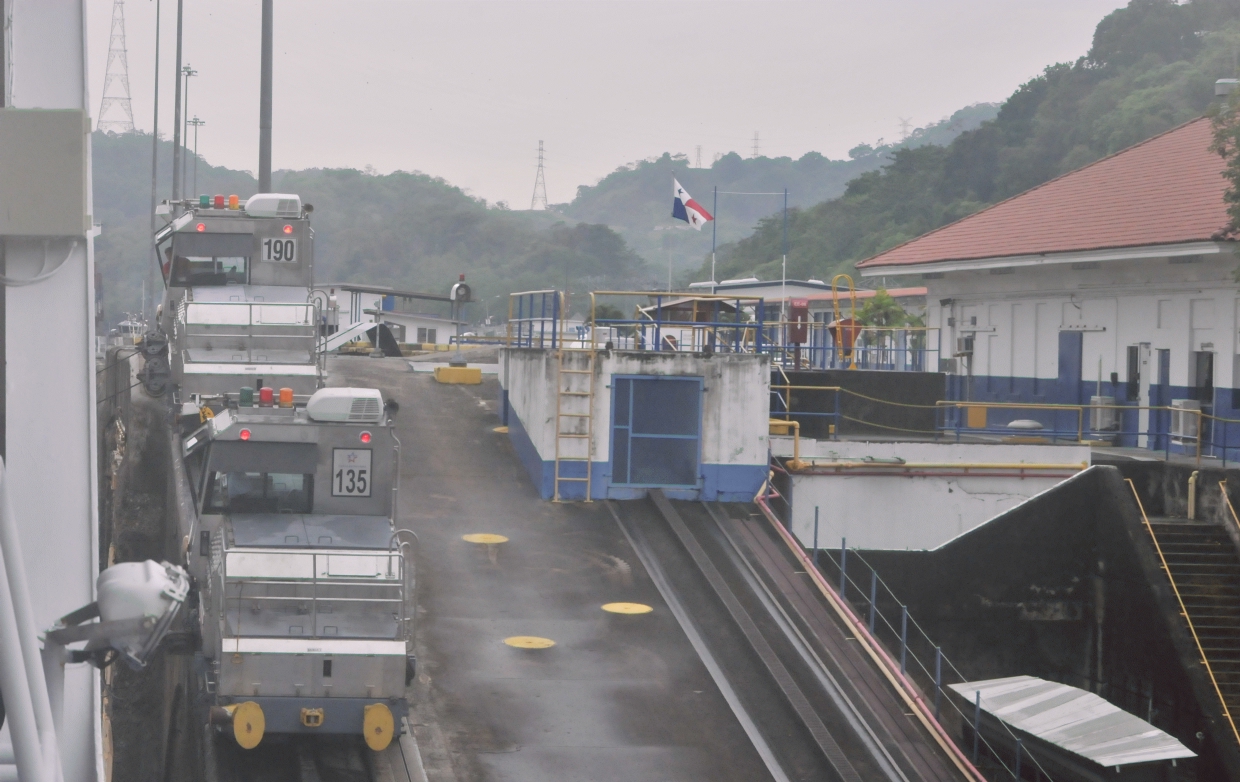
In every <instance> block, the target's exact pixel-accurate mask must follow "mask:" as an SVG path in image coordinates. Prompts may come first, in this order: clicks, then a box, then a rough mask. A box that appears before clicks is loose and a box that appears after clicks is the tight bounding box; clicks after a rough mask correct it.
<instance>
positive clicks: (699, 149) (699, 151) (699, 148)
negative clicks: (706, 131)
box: [694, 144, 702, 168]
mask: <svg viewBox="0 0 1240 782" xmlns="http://www.w3.org/2000/svg"><path fill="white" fill-rule="evenodd" d="M694 167H695V168H701V167H702V145H701V144H698V145H697V165H696V166H694Z"/></svg>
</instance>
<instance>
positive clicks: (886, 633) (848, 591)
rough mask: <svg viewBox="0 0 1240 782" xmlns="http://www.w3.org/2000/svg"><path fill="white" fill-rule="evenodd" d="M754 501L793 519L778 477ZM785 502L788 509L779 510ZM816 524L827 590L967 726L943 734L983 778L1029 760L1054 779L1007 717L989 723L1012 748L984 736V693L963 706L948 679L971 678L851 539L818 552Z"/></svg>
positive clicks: (932, 703)
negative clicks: (853, 546)
mask: <svg viewBox="0 0 1240 782" xmlns="http://www.w3.org/2000/svg"><path fill="white" fill-rule="evenodd" d="M771 468H772V471H773V472H775V473H778V472H782V470H783V468H782V467H781V466H780V465H778V464H775V463H772V466H771ZM756 501H757V504H758V506H759V507H760V508H762V509H763V511H764V512H765V513H766V515H767V518H768V519H770V520H771V521H772V523H775V524H777V525H780V526H785V523H784V522H783V519H784V518H787V514H788V511H789V510H790V507H791V506H790V504H789V503H788V500H787V499H786V498H785V497H784V495H783V494H782V493H781V492H780V491H779V490H778V489H777V488H776V487H775V486H774V485H773V482H772V481H768V482H767V483H766V485H764V486H763V488H762V491H761V492H760V493H759V495H758V497H757V499H756ZM781 507H782V509H783V510H784V512H783V513H781V512H780V508H781ZM816 516H817V513H815V517H816ZM817 528H818V525H817V522H815V525H814V541H813V546H812V547H811V548H810V550H809V552H808V555H807V559H808V560H809V562H808V564H809V565H810V567H812V568H813V569H814V570H815V571H817V575H820V576H822V577H823V579H824V581H825V585H826V589H829V590H831V591H832V592H833V596H834V597H835V598H837V599H838V600H839V602H840V603H841V604H842V605H843V607H844V610H846V611H847V612H848V613H849V615H850V619H851V622H849V624H850V625H851V626H852V629H853V630H854V631H855V632H856V634H857V635H865V640H866V641H867V642H872V643H877V644H879V645H880V646H881V647H882V648H883V649H884V651H885V652H886V655H887V659H888V661H889V662H890V663H891V664H892V667H897V666H898V680H899V682H900V683H901V684H902V685H903V686H904V687H906V688H908V689H909V690H911V691H914V692H917V693H919V695H920V700H921V704H922V705H923V706H924V707H925V708H926V709H927V710H929V711H931V713H932V714H933V716H934V720H935V722H936V723H939V724H942V723H943V722H945V721H946V719H945V718H946V717H951V718H952V719H953V721H955V722H958V723H959V725H960V726H961V728H962V730H961V732H960V735H959V736H955V735H949V734H946V731H944V735H946V736H948V738H949V739H950V740H951V741H952V742H953V743H954V745H955V747H956V749H957V750H958V751H959V752H960V753H961V754H962V755H964V756H965V757H967V758H968V759H969V761H970V762H971V763H972V765H973V766H974V767H975V768H976V769H977V771H978V772H980V773H981V774H982V775H983V776H984V777H985V778H987V779H990V780H995V782H999V781H1000V780H1019V779H1021V778H1022V775H1021V769H1022V764H1023V765H1025V766H1026V768H1028V767H1029V766H1030V765H1031V766H1032V767H1033V768H1034V769H1036V773H1037V774H1040V778H1041V779H1044V780H1048V782H1050V781H1051V780H1052V779H1053V778H1052V777H1051V775H1050V774H1048V773H1047V772H1046V769H1045V768H1044V767H1043V766H1042V764H1041V762H1040V761H1039V760H1038V759H1037V757H1036V756H1035V755H1034V754H1033V753H1031V752H1030V751H1029V749H1028V747H1026V746H1025V745H1024V741H1023V739H1022V738H1021V737H1020V736H1017V735H1016V734H1015V733H1014V732H1012V730H1011V728H1010V727H1009V726H1008V725H1007V723H1006V722H1003V721H1002V720H993V719H992V720H990V721H989V722H988V725H991V726H993V725H994V724H997V725H998V726H999V729H1001V730H1002V731H1004V732H1005V733H1006V737H1007V738H1008V739H1009V740H1010V742H1011V746H1012V747H1014V748H1015V749H1014V751H1010V752H1009V751H1007V750H1006V749H1001V748H999V747H997V746H996V745H995V743H993V742H992V741H991V740H990V739H988V738H987V737H986V736H985V735H983V731H982V730H980V729H979V726H980V725H981V724H982V714H981V712H982V708H981V695H980V692H979V693H977V694H975V696H974V700H973V702H972V703H971V704H963V705H962V704H961V703H959V702H957V699H956V698H953V697H951V694H950V691H948V690H947V689H946V688H947V687H948V685H950V684H954V683H961V682H967V681H969V679H968V677H966V676H965V675H964V674H963V673H961V671H960V669H959V668H958V667H956V665H955V664H954V663H953V662H952V661H951V660H950V659H948V657H947V655H945V654H944V653H943V648H942V646H941V645H939V644H937V643H935V641H934V640H933V639H932V638H931V637H930V635H929V634H928V633H927V632H926V630H925V628H923V627H922V626H921V625H920V624H918V622H917V620H916V619H915V618H914V617H913V615H912V614H911V613H910V612H909V610H908V606H907V605H906V604H905V603H904V602H903V601H901V600H900V599H899V598H898V597H897V596H896V594H895V592H894V591H892V589H891V587H890V586H888V584H887V583H886V582H885V581H883V579H882V577H881V576H879V575H878V571H877V569H875V568H874V567H873V566H871V565H870V563H869V562H868V561H866V559H865V558H864V556H863V555H862V554H861V552H859V551H858V550H857V549H850V548H848V544H847V541H846V540H843V541H841V542H840V547H839V549H837V550H835V551H832V552H828V551H824V550H821V549H819V548H818V540H817V538H818V533H817ZM786 534H787V535H791V533H786ZM939 729H940V730H942V728H939ZM992 730H993V727H992Z"/></svg>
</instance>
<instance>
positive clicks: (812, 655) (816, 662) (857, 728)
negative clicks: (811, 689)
mask: <svg viewBox="0 0 1240 782" xmlns="http://www.w3.org/2000/svg"><path fill="white" fill-rule="evenodd" d="M702 506H703V507H704V508H705V509H706V513H707V515H709V516H710V518H711V521H713V522H714V523H715V527H716V529H717V530H718V531H719V533H720V535H722V536H723V539H724V540H725V541H727V543H728V547H727V548H726V549H725V553H726V554H727V556H728V558H729V559H730V560H731V561H732V564H733V566H734V567H735V568H736V570H737V572H739V573H740V574H741V577H742V578H743V579H744V581H745V583H746V585H747V586H748V587H749V589H750V591H752V592H753V593H754V595H756V596H757V597H758V600H759V601H760V602H761V603H762V604H763V607H765V608H766V610H767V612H768V613H769V614H770V615H771V617H772V618H773V619H774V620H775V623H776V624H777V625H779V628H780V630H781V631H782V632H783V633H784V635H785V636H786V637H787V638H788V640H789V641H790V642H791V644H792V646H793V648H794V649H795V650H796V652H797V656H799V657H800V658H801V660H802V662H804V663H805V665H806V667H807V668H809V669H810V671H811V673H813V675H814V678H815V679H817V680H818V683H819V686H821V687H822V689H823V691H824V692H826V693H827V696H828V697H829V698H830V699H831V702H832V703H833V704H834V705H835V708H836V709H837V710H838V711H839V712H840V714H842V715H843V716H844V719H845V720H846V721H847V722H848V724H849V727H851V728H852V729H853V731H854V732H855V733H856V734H857V736H858V737H859V738H860V739H861V742H862V743H863V744H865V745H866V749H867V750H868V751H869V752H870V755H871V756H872V757H873V758H874V759H875V761H876V762H877V763H878V764H879V765H880V766H881V767H882V768H883V771H884V772H885V773H886V774H887V777H888V778H889V779H892V780H896V779H899V780H903V782H908V777H907V776H905V774H904V772H903V771H901V770H900V767H899V765H898V764H897V763H896V761H895V758H893V757H892V756H891V753H889V752H888V751H887V748H886V747H885V746H884V745H883V743H882V741H881V740H880V739H879V738H878V736H877V735H875V733H874V729H873V728H872V727H871V726H870V723H869V721H867V720H866V718H865V717H863V716H862V715H861V712H860V711H859V710H858V709H857V707H856V705H855V704H854V703H853V702H852V699H851V698H849V697H848V695H847V694H846V693H845V692H844V690H843V688H842V687H841V686H840V683H839V681H838V680H837V679H836V678H835V676H834V675H833V674H832V673H831V671H830V670H829V669H828V668H827V666H826V665H825V664H824V663H823V661H822V658H821V657H819V656H818V653H817V652H816V651H814V648H813V647H812V646H811V645H810V643H809V641H808V640H807V639H806V638H805V635H804V634H803V633H802V632H801V630H800V628H799V627H797V625H796V623H795V622H794V621H793V620H792V617H791V616H789V615H788V612H787V611H785V610H784V607H783V605H781V604H780V602H779V600H778V599H777V598H776V597H775V595H774V594H773V593H772V592H771V589H770V588H769V587H768V586H767V585H766V583H765V582H764V581H763V580H762V578H761V577H760V576H759V575H758V572H757V570H756V568H755V566H754V564H753V563H752V562H750V560H749V558H748V557H746V556H745V555H744V553H742V547H743V545H744V544H742V543H741V541H739V540H738V539H737V537H736V533H735V532H734V531H733V530H730V529H728V524H727V522H725V521H724V520H723V519H721V518H720V514H719V513H718V512H717V511H716V509H715V508H712V507H711V505H710V504H709V503H706V502H703V503H702ZM791 608H792V611H794V612H795V613H797V616H798V617H799V618H800V619H801V622H802V624H804V625H806V626H809V622H808V621H807V620H806V619H805V617H804V616H801V615H800V612H799V611H797V609H796V608H795V607H791ZM824 652H826V654H827V655H828V657H831V651H830V649H828V648H824ZM833 661H834V659H833ZM837 665H838V663H837Z"/></svg>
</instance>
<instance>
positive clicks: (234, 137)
mask: <svg viewBox="0 0 1240 782" xmlns="http://www.w3.org/2000/svg"><path fill="white" fill-rule="evenodd" d="M156 2H161V3H162V25H161V26H162V29H163V36H162V39H161V78H160V94H161V100H160V120H159V121H160V132H161V134H166V135H167V136H169V137H170V136H171V130H172V127H171V125H172V110H173V100H172V95H173V88H174V82H173V73H174V67H175V66H174V62H175V60H174V57H175V31H176V27H175V23H176V0H129V1H128V2H127V3H126V4H125V6H124V8H125V17H126V18H125V22H126V31H127V33H128V49H129V84H130V89H131V90H132V97H133V110H134V120H135V123H136V124H137V126H138V128H140V129H144V130H147V131H149V130H150V128H151V120H152V95H153V90H152V82H153V71H154V49H155V46H154V41H155V6H156ZM184 4H185V34H184V60H185V62H187V63H189V64H191V65H192V66H193V67H194V68H195V69H196V70H197V71H198V75H197V76H196V77H194V78H193V79H191V80H190V88H189V90H190V95H189V99H190V114H191V115H195V114H196V115H197V116H199V117H201V118H202V119H203V120H205V121H206V123H207V124H206V125H204V126H203V127H202V129H201V130H200V132H199V151H200V152H201V154H202V155H203V156H204V157H205V158H206V159H207V160H208V161H209V162H211V163H214V164H222V165H226V166H229V167H232V168H239V169H249V170H254V169H256V168H257V165H258V163H257V161H258V59H259V26H260V14H259V9H260V2H259V0H184ZM1123 4H1124V3H1122V2H1119V1H1118V0H1036V1H1035V0H933V2H931V1H929V0H852V2H842V1H841V0H816V2H782V1H780V0H768V1H765V2H759V1H755V0H751V1H750V2H684V1H683V0H682V1H681V2H667V1H666V0H665V1H663V2H641V1H639V0H599V1H591V0H576V1H575V2H532V1H530V0H499V1H497V2H458V1H447V0H441V1H440V2H411V1H410V0H330V1H329V0H276V2H275V92H274V95H275V98H274V121H273V125H274V131H273V133H274V144H273V153H272V157H273V161H274V167H275V168H277V169H279V168H292V169H300V168H311V167H352V168H364V167H365V166H367V165H370V166H373V167H374V168H375V169H377V170H378V171H380V172H388V171H392V170H395V169H403V170H407V171H412V170H418V171H423V172H426V173H428V174H432V175H435V176H441V177H443V178H444V179H446V180H448V181H449V182H451V183H453V184H456V185H459V186H461V187H463V188H466V189H467V190H469V191H470V192H471V193H473V194H475V195H478V196H481V197H483V198H486V199H488V200H490V201H497V200H501V199H502V200H507V201H508V202H510V204H511V205H512V206H513V207H514V208H528V206H529V202H530V196H531V193H532V189H533V183H534V173H535V168H536V163H537V149H538V141H539V139H542V140H544V141H545V143H546V150H547V153H546V154H547V163H546V180H547V193H548V196H549V198H550V200H551V201H552V202H553V203H555V202H562V201H568V200H570V199H571V198H572V197H573V194H574V193H575V191H576V188H577V186H578V185H581V184H593V183H594V182H596V181H598V179H599V178H601V177H602V176H605V175H606V174H607V173H609V172H610V171H612V170H614V169H615V168H616V167H617V166H619V165H622V164H624V163H627V162H630V161H633V160H638V159H641V158H645V157H649V156H652V155H658V154H661V153H662V152H664V151H669V152H673V153H675V152H684V153H686V154H688V155H690V157H691V159H692V158H694V157H695V156H696V154H697V147H698V146H699V145H700V146H701V155H702V160H703V162H704V163H705V164H709V162H710V160H711V159H712V158H713V157H714V156H715V155H716V154H717V153H726V152H729V151H736V152H740V153H741V154H745V155H748V154H750V152H751V150H752V146H753V134H754V132H755V131H757V132H758V133H759V134H760V144H761V153H762V154H764V155H768V156H772V157H774V156H781V155H790V156H792V157H799V156H801V155H802V154H804V153H805V152H807V151H811V150H816V151H819V152H822V153H823V154H825V155H828V156H830V157H835V158H839V157H844V156H845V155H846V153H847V151H848V150H849V149H850V148H851V147H853V146H855V145H856V144H858V143H860V142H867V143H873V142H874V141H875V140H877V139H879V138H886V139H888V140H893V139H896V138H899V135H900V124H899V122H900V118H902V117H903V118H908V119H909V120H910V121H911V122H912V123H913V126H914V127H916V126H919V125H922V124H926V123H929V122H934V121H936V120H938V119H941V118H942V117H944V116H946V115H948V114H950V113H951V112H953V111H954V110H956V109H958V108H961V107H962V106H965V105H968V104H971V103H977V102H981V101H998V100H1001V99H1003V98H1004V97H1006V96H1007V95H1009V94H1010V93H1011V92H1012V90H1013V89H1015V88H1016V87H1017V86H1018V85H1020V84H1021V83H1022V82H1024V81H1026V80H1028V79H1029V78H1031V77H1033V76H1035V75H1037V74H1038V73H1039V72H1040V71H1041V70H1042V69H1043V68H1044V67H1045V66H1046V65H1048V64H1050V63H1054V62H1058V61H1066V60H1074V59H1075V58H1077V57H1079V56H1080V55H1082V54H1084V53H1085V52H1086V50H1087V49H1088V48H1089V43H1090V39H1091V36H1092V34H1093V29H1094V26H1095V25H1096V24H1097V23H1098V20H1099V19H1101V18H1102V17H1103V16H1105V15H1106V14H1107V13H1109V12H1110V11H1112V10H1113V9H1115V8H1117V7H1119V6H1121V5H1123ZM89 7H90V18H89V25H90V26H89V32H88V34H89V47H90V51H89V54H90V63H91V94H92V96H93V98H92V100H93V102H94V104H95V107H96V108H95V111H96V112H97V111H98V104H99V99H100V96H101V94H102V93H101V90H102V88H103V78H104V70H105V66H106V63H107V54H108V34H109V29H110V21H111V14H112V0H90V2H89ZM191 138H192V137H191Z"/></svg>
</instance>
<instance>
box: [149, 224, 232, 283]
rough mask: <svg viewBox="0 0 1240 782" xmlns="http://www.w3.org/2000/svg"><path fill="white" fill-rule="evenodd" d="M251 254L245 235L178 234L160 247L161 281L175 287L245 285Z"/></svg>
mask: <svg viewBox="0 0 1240 782" xmlns="http://www.w3.org/2000/svg"><path fill="white" fill-rule="evenodd" d="M253 252H254V237H252V236H251V235H249V234H209V233H179V234H175V235H174V236H173V240H172V243H171V246H169V245H167V244H162V245H161V246H160V254H161V256H162V261H163V271H164V278H165V279H166V280H168V284H169V285H171V286H175V287H205V286H216V285H246V284H248V283H249V281H250V256H251V255H252V254H253Z"/></svg>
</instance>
